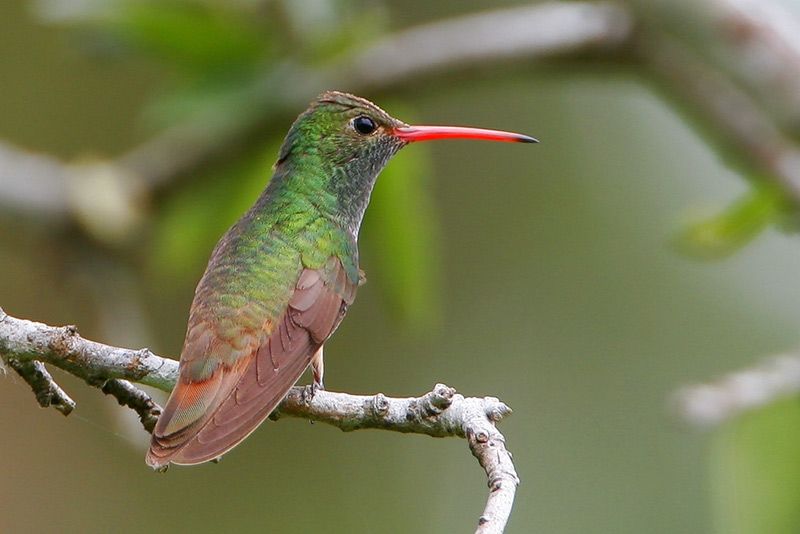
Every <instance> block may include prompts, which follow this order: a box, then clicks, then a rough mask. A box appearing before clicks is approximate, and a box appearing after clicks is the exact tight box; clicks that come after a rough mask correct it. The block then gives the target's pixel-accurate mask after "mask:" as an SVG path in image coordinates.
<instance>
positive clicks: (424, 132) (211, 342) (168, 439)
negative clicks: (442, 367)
mask: <svg viewBox="0 0 800 534" xmlns="http://www.w3.org/2000/svg"><path fill="white" fill-rule="evenodd" d="M445 138H470V139H488V140H494V141H512V142H522V143H534V142H536V140H535V139H533V138H531V137H528V136H525V135H521V134H515V133H508V132H499V131H495V130H482V129H478V128H460V127H452V126H409V125H407V124H405V123H403V122H401V121H399V120H397V119H395V118H392V117H391V116H389V115H388V114H387V113H386V112H385V111H383V110H382V109H380V108H379V107H378V106H376V105H375V104H373V103H371V102H369V101H367V100H365V99H363V98H359V97H357V96H353V95H349V94H345V93H339V92H326V93H323V94H322V95H320V96H319V97H318V98H317V99H316V100H315V101H314V102H312V103H311V105H310V107H309V108H308V109H307V110H306V111H305V112H303V113H302V114H301V115H300V116H299V117H298V118H297V120H296V121H295V122H294V124H293V125H292V127H291V129H290V130H289V133H288V135H287V136H286V139H285V140H284V142H283V145H282V147H281V149H280V153H279V155H278V161H277V163H276V164H275V172H274V174H273V176H272V179H271V180H270V182H269V184H268V185H267V187H266V189H265V190H264V192H263V193H262V194H261V196H260V197H259V198H258V200H257V201H256V203H255V205H254V206H253V207H252V208H250V210H249V211H248V212H247V213H246V214H245V215H244V216H243V217H242V218H241V219H239V221H238V222H237V223H236V224H234V225H233V227H231V228H230V230H228V232H227V233H226V234H225V235H224V236H223V237H222V239H220V241H219V243H217V246H216V247H215V249H214V252H213V253H212V254H211V259H210V260H209V262H208V267H207V268H206V271H205V274H203V277H202V279H201V280H200V283H199V284H198V286H197V290H196V291H195V296H194V301H193V302H192V307H191V311H190V314H189V324H188V327H187V331H186V340H185V342H184V345H183V350H182V352H181V358H180V374H179V377H178V381H177V384H176V385H175V389H173V390H172V394H171V395H170V397H169V400H168V401H167V404H166V406H165V407H164V411H163V413H162V415H161V417H160V418H159V420H158V423H157V424H156V427H155V430H154V431H153V436H152V441H151V444H150V450H149V451H148V453H147V458H146V461H147V464H148V465H150V466H151V467H153V468H156V469H162V468H165V467H166V466H167V465H168V464H169V463H174V464H182V465H191V464H199V463H202V462H206V461H208V460H214V459H216V458H219V457H220V456H221V455H222V454H224V453H225V452H227V451H229V450H230V449H232V448H233V447H235V446H236V445H237V444H238V443H239V442H241V441H242V440H243V439H245V438H246V437H247V436H248V435H249V434H250V433H251V432H253V430H255V429H256V427H258V425H259V424H261V422H262V421H263V420H264V419H265V418H266V417H267V416H268V415H269V414H270V412H272V410H273V409H275V407H276V406H277V405H278V404H279V403H280V401H281V400H282V399H283V397H284V395H286V393H287V392H288V391H289V389H290V388H291V387H292V386H293V385H294V384H295V382H296V381H297V380H298V379H299V378H300V376H301V375H302V374H303V372H304V371H305V369H306V368H307V367H308V366H309V364H310V365H311V367H312V372H313V380H314V387H316V388H321V387H322V375H323V361H322V349H323V344H324V343H325V340H327V339H328V337H330V335H331V334H332V333H333V332H334V330H336V327H337V326H339V323H340V322H341V320H342V318H343V317H344V315H345V313H346V312H347V308H348V306H350V305H351V304H352V303H353V299H354V298H355V296H356V289H357V288H358V285H359V278H360V271H359V267H358V243H357V240H358V232H359V228H360V226H361V220H362V218H363V216H364V211H365V210H366V208H367V204H368V203H369V197H370V194H371V192H372V187H373V185H374V184H375V180H376V178H377V176H378V173H380V171H381V170H382V169H383V167H384V166H385V165H386V163H387V162H388V161H389V159H390V158H391V157H392V156H393V155H394V154H395V153H397V151H398V150H400V149H401V148H403V147H404V146H405V145H407V144H408V143H411V142H414V141H427V140H431V139H445Z"/></svg>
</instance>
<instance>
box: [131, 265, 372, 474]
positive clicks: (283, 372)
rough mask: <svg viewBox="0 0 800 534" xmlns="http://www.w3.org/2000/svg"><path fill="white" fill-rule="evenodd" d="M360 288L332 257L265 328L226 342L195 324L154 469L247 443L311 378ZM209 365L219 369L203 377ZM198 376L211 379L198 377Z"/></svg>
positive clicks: (157, 436) (303, 278) (307, 276)
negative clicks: (315, 360)
mask: <svg viewBox="0 0 800 534" xmlns="http://www.w3.org/2000/svg"><path fill="white" fill-rule="evenodd" d="M356 289H357V282H356V283H353V282H352V281H351V280H350V279H349V278H348V277H347V274H346V272H345V269H344V267H343V266H342V264H341V261H340V260H339V259H338V258H335V257H332V258H330V260H329V261H328V262H327V263H326V265H325V266H324V267H323V268H321V269H304V270H302V272H301V274H300V277H299V279H298V281H297V284H296V286H295V289H294V292H293V294H292V296H291V298H290V300H289V304H288V306H287V308H286V310H285V311H284V313H283V314H281V315H280V316H279V317H278V318H277V319H276V320H275V321H270V320H269V318H264V320H263V321H262V322H261V324H262V325H263V326H262V327H261V328H260V329H252V328H251V329H243V330H242V331H241V332H240V335H239V336H237V337H236V338H235V339H227V340H222V339H220V336H218V335H216V334H215V332H216V331H217V329H216V328H215V326H216V325H214V324H212V323H211V322H209V321H208V320H206V321H204V322H199V323H198V324H195V325H192V326H191V327H190V330H189V334H188V335H187V341H186V344H185V346H184V351H183V354H182V355H181V360H182V365H181V376H180V377H179V379H178V383H177V384H176V386H175V389H174V390H173V392H172V394H171V395H170V398H169V401H168V402H167V405H166V406H165V407H164V412H163V414H162V415H161V417H160V418H159V420H158V423H157V424H156V428H155V430H154V432H153V438H152V441H151V445H150V450H149V452H148V453H147V458H146V460H147V463H148V465H150V466H152V467H156V468H157V467H161V466H164V465H166V464H168V463H170V462H172V463H176V464H183V465H191V464H198V463H202V462H206V461H208V460H212V459H214V458H217V457H219V456H221V455H222V454H224V453H225V452H227V451H228V450H230V449H231V448H233V447H235V446H236V445H237V444H238V443H239V442H241V441H242V440H243V439H244V438H246V437H247V436H248V435H249V434H250V433H251V432H252V431H253V430H255V429H256V427H258V425H259V424H261V422H262V421H263V420H264V419H265V418H266V417H267V416H268V415H269V414H270V413H271V412H272V410H274V409H275V407H276V406H277V405H278V404H279V403H280V401H281V400H282V399H283V397H284V396H285V395H286V393H287V392H288V391H289V389H290V388H291V387H292V386H293V385H294V384H295V383H296V382H297V380H298V379H299V378H300V375H302V374H303V371H304V370H305V369H306V367H308V364H309V363H310V361H311V358H312V357H313V356H314V354H315V353H316V352H317V350H319V348H320V347H321V346H322V344H323V343H324V342H325V340H326V339H327V338H328V337H329V336H330V335H331V334H332V333H333V331H334V330H335V329H336V327H337V326H338V325H339V323H340V322H341V320H342V318H343V317H344V314H345V312H346V310H347V307H348V306H349V305H350V304H352V302H353V299H354V298H355V293H356ZM218 362H223V364H221V365H216V364H217V363H218ZM215 365H216V366H215ZM190 366H191V368H192V370H193V371H194V372H188V367H190ZM203 366H209V369H211V368H213V371H211V372H210V373H203V372H202V371H203ZM198 370H199V371H200V372H198ZM198 375H199V376H205V378H203V379H202V380H197V379H192V378H191V377H192V376H195V377H196V376H198ZM206 375H207V376H206Z"/></svg>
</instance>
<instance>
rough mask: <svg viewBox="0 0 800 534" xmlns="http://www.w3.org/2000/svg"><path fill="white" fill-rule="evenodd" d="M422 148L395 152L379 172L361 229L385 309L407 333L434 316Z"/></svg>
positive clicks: (434, 261) (427, 171) (435, 275)
mask: <svg viewBox="0 0 800 534" xmlns="http://www.w3.org/2000/svg"><path fill="white" fill-rule="evenodd" d="M431 174H432V172H431V161H430V156H429V152H428V149H427V147H425V146H423V145H419V146H414V147H411V148H410V149H407V150H403V151H401V152H400V153H399V154H398V155H397V156H395V158H394V159H393V160H392V162H391V163H390V164H389V165H388V166H387V167H386V169H384V171H383V172H382V173H381V175H380V177H379V178H378V183H377V185H376V187H375V190H374V192H373V194H372V201H371V203H370V208H369V209H368V210H367V215H366V220H365V221H364V229H363V231H362V233H363V235H364V238H365V240H366V242H367V245H366V247H367V252H365V254H367V255H368V256H369V258H371V259H373V260H374V261H373V262H372V264H373V265H375V266H376V269H375V270H376V273H375V275H374V276H372V277H370V276H369V273H367V274H368V277H369V278H372V279H376V280H377V281H378V283H379V287H380V288H381V290H382V291H383V292H384V294H385V295H386V297H387V298H388V300H389V303H390V307H391V309H392V310H394V311H395V312H396V313H397V316H398V317H399V318H400V319H401V320H403V321H404V322H405V323H406V324H407V325H408V326H409V327H411V328H412V329H413V330H417V331H421V330H425V329H427V328H430V327H431V326H432V325H434V324H435V323H436V321H437V319H438V317H439V310H440V306H439V297H440V289H439V256H438V251H439V250H440V246H439V234H438V231H437V230H438V227H439V225H438V220H437V218H436V208H435V206H434V204H433V200H432V198H431V196H430V191H429V187H428V184H427V180H428V178H429V177H430V176H431Z"/></svg>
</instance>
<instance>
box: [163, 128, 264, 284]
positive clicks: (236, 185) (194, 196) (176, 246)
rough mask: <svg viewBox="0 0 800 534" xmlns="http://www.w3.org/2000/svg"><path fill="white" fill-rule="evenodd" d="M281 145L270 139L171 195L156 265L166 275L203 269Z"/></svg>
mask: <svg viewBox="0 0 800 534" xmlns="http://www.w3.org/2000/svg"><path fill="white" fill-rule="evenodd" d="M278 148H279V142H277V141H275V142H272V143H268V147H267V148H266V149H264V150H261V151H259V152H257V153H256V154H251V155H250V156H249V157H242V158H238V159H237V160H235V161H234V162H233V163H232V164H231V165H229V166H227V167H225V168H223V169H219V170H215V171H213V172H211V173H209V175H208V176H204V177H203V178H202V179H200V180H196V181H195V182H193V183H192V184H191V186H190V187H186V188H183V189H181V190H180V192H179V193H178V194H176V195H174V196H172V197H170V198H169V199H168V200H167V201H166V202H165V205H164V206H163V207H162V209H161V210H160V217H159V220H158V221H157V225H156V232H155V238H154V242H153V251H152V254H150V260H151V269H152V270H153V271H154V272H155V273H156V274H158V275H160V276H163V277H167V278H172V277H180V276H182V275H185V274H186V273H191V272H196V271H199V270H201V269H202V268H203V266H204V265H205V263H206V261H208V257H209V256H210V255H211V250H212V249H213V248H214V245H215V244H216V242H217V240H219V238H220V237H221V236H222V234H223V233H224V232H225V231H226V230H227V229H228V228H229V227H230V226H231V225H232V224H233V223H234V222H235V221H236V220H237V219H238V218H239V217H241V216H242V214H243V213H244V212H245V211H247V210H248V209H249V208H250V206H251V205H252V204H253V203H254V202H255V200H256V198H258V195H259V194H260V193H261V191H262V190H263V189H264V187H266V185H267V182H269V179H270V177H271V176H272V165H273V163H274V162H275V158H276V157H277V154H278Z"/></svg>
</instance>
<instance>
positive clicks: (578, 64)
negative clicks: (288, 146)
mask: <svg viewBox="0 0 800 534" xmlns="http://www.w3.org/2000/svg"><path fill="white" fill-rule="evenodd" d="M795 5H796V3H795V2H790V1H788V0H787V1H785V2H757V1H753V2H747V1H745V0H737V1H733V0H719V1H715V2H711V1H710V0H709V1H706V0H703V1H699V0H691V1H690V0H684V1H674V2H660V3H659V2H654V3H651V2H643V1H642V2H640V1H629V2H621V3H619V4H613V5H612V4H605V3H581V2H568V3H567V2H565V3H561V2H549V3H544V4H533V3H530V4H529V3H525V2H498V1H491V2H490V1H481V0H474V1H469V2H463V1H462V2H424V1H417V0H414V1H409V0H402V1H401V0H396V1H395V0H383V1H380V2H359V1H344V0H314V1H303V2H290V1H288V0H285V1H277V0H236V1H232V2H226V1H222V0H219V1H213V0H196V1H188V0H187V1H178V0H170V1H167V2H163V1H162V2H155V1H152V2H147V1H137V0H106V1H103V0H42V1H24V0H9V1H5V2H2V3H0V140H2V141H0V142H1V143H2V144H0V306H2V307H3V309H4V310H5V311H6V312H7V313H8V314H10V315H13V316H16V317H22V318H29V319H33V320H37V321H42V322H45V323H48V324H54V325H61V324H75V325H78V327H79V330H80V332H81V334H82V335H84V336H85V337H87V338H90V339H95V340H98V341H103V342H106V343H109V344H113V345H118V346H128V347H134V348H136V347H143V346H146V347H149V348H151V349H152V350H154V351H155V352H157V353H159V354H164V355H175V356H177V354H178V353H179V351H180V347H181V343H182V341H183V336H184V328H185V321H186V318H187V310H188V306H189V303H190V301H191V297H192V293H193V290H194V286H195V284H196V282H197V280H198V278H199V276H200V274H201V273H202V270H203V268H204V266H205V262H206V260H207V258H208V254H209V252H210V250H211V248H212V247H213V245H214V243H215V241H216V240H217V239H218V237H219V236H220V235H221V233H222V232H223V231H224V230H225V229H226V228H227V226H228V225H230V224H231V223H232V222H233V221H234V220H235V219H236V218H237V217H238V215H239V214H241V213H242V212H243V211H244V210H245V209H246V208H247V207H248V205H249V204H250V203H251V202H252V201H253V200H254V199H255V197H256V196H257V194H258V192H259V191H260V190H261V188H263V186H264V185H265V183H266V181H267V180H268V179H269V176H270V166H271V165H272V163H273V161H274V159H275V154H276V150H277V146H278V144H279V143H280V141H281V139H282V136H283V135H284V134H285V132H286V131H287V129H288V127H289V125H290V124H291V121H292V120H293V118H294V117H295V116H296V115H297V114H298V113H299V112H300V111H302V109H304V107H305V105H306V103H307V102H308V101H309V100H310V99H311V98H312V97H313V96H314V95H315V94H317V93H319V92H321V91H322V90H325V89H342V90H351V91H354V92H357V93H359V94H361V95H363V96H365V97H368V98H370V99H373V100H375V101H376V102H377V103H378V104H379V105H381V106H382V107H384V108H385V109H387V111H389V112H390V113H392V114H394V115H396V116H398V117H400V118H402V119H404V120H406V121H407V122H422V123H431V124H464V125H475V126H484V127H495V128H502V129H509V130H516V131H522V132H525V133H529V134H531V135H534V136H537V137H539V138H540V139H541V140H542V143H541V144H540V145H537V146H522V145H519V146H517V145H502V144H490V143H485V144H479V143H472V142H448V143H445V142H442V143H437V144H433V143H432V144H430V145H429V146H423V145H415V146H412V147H410V148H408V149H407V150H405V151H403V153H401V154H400V155H399V156H398V157H397V158H396V159H395V160H394V161H393V162H392V163H391V164H390V166H389V168H388V169H387V171H386V172H385V173H384V174H383V175H382V177H381V179H380V180H379V182H378V185H377V188H376V191H375V195H374V201H373V204H372V206H371V207H370V209H369V211H368V215H367V219H366V221H365V223H364V231H363V233H362V243H361V251H362V267H363V268H364V270H365V271H366V272H367V275H368V278H369V283H368V284H367V285H366V286H365V287H363V288H362V289H361V291H360V292H359V298H358V301H357V304H356V305H355V306H353V308H352V309H351V311H350V313H349V315H348V318H347V320H346V321H344V323H343V325H342V326H341V328H340V329H339V331H338V332H337V333H336V335H335V336H334V338H333V339H332V341H330V342H329V343H328V345H326V346H327V350H326V359H327V368H326V371H327V374H326V385H327V386H328V387H329V388H330V389H332V390H337V391H348V392H363V393H368V392H378V391H380V392H383V393H385V394H387V395H400V396H405V395H416V394H421V393H423V392H425V391H427V390H429V389H430V388H431V386H433V384H434V383H436V382H445V383H447V384H449V385H452V386H454V387H456V388H457V389H458V390H459V391H460V392H462V393H464V394H466V395H494V396H498V397H500V398H502V399H503V400H504V401H505V402H507V403H508V404H509V405H510V406H511V407H512V408H513V409H514V415H513V417H511V418H510V419H508V420H506V421H505V422H503V423H502V431H503V432H504V433H505V436H506V438H507V444H508V447H509V448H510V450H511V451H512V452H513V453H514V458H515V462H516V466H517V468H518V471H519V474H520V476H521V479H522V484H521V486H520V488H519V491H518V494H517V501H516V506H515V508H514V513H513V515H512V518H511V522H510V524H509V527H508V532H516V533H523V532H558V533H570V532H574V533H579V532H580V533H582V532H608V533H622V532H631V533H640V532H652V533H656V532H663V533H674V532H682V533H706V532H724V533H730V532H739V533H764V532H770V533H781V532H787V533H788V532H797V531H798V530H799V529H800V500H798V495H800V409H799V408H800V406H797V405H796V400H794V399H791V398H790V399H789V400H786V401H783V402H779V403H777V404H772V405H770V406H768V407H767V408H765V409H762V410H756V411H751V412H748V413H746V414H744V415H742V416H740V417H737V418H734V419H733V420H731V421H729V422H726V423H725V424H722V425H719V426H716V427H715V428H713V429H709V430H706V431H703V432H701V431H698V430H697V429H696V428H693V427H692V426H691V425H689V424H687V423H685V422H683V421H682V419H681V418H680V417H679V416H678V415H677V414H676V413H674V411H673V410H671V409H670V402H669V399H670V398H671V396H672V395H673V393H674V391H675V390H677V389H678V388H679V387H681V386H683V385H685V384H688V383H693V382H697V381H702V380H707V379H711V378H713V377H715V376H718V375H721V374H723V373H725V372H728V371H730V370H733V369H737V368H740V367H745V366H748V365H752V364H753V363H754V362H755V361H756V360H757V359H758V358H759V357H762V356H764V355H768V354H772V353H777V352H783V351H789V350H791V349H793V348H794V347H795V346H796V345H797V343H798V324H799V323H800V283H798V273H799V272H800V269H799V268H800V248H798V237H797V236H796V235H794V233H793V232H794V229H795V228H796V222H795V221H794V217H793V214H794V212H795V211H796V206H797V205H798V194H797V191H796V190H795V191H794V193H792V188H791V183H792V182H791V180H792V177H793V176H796V173H797V172H798V170H797V169H798V163H797V161H798V159H794V160H792V159H791V157H788V156H791V155H792V154H794V152H792V151H793V150H795V145H794V140H795V139H796V137H797V133H798V131H800V128H798V124H800V120H797V119H798V113H797V111H798V110H797V105H798V101H797V99H796V95H797V94H800V93H798V92H796V91H795V92H793V88H795V85H793V84H797V83H798V81H800V78H798V76H800V74H798V73H800V67H797V65H796V64H793V63H792V61H794V60H796V59H797V58H796V57H795V56H793V55H792V54H794V53H795V52H796V50H795V49H792V48H791V47H789V48H786V47H783V44H785V43H788V44H789V45H794V46H797V43H796V42H794V39H796V38H797V33H794V34H792V32H791V30H792V28H794V27H797V26H800V23H798V21H797V20H796V19H794V18H793V16H794V15H795V13H796V10H795ZM503 9H517V10H519V11H513V12H508V11H502V10H503ZM463 16H473V18H470V19H463V18H458V17H463ZM454 21H455V22H454ZM454 30H455V31H454ZM405 31H408V32H412V33H402V32H405ZM448 32H449V33H448ZM384 39H385V40H386V41H384ZM381 43H383V44H381ZM387 43H388V44H387ZM776 43H777V44H776ZM798 61H799V62H800V60H798ZM782 62H783V63H782ZM786 65H790V66H791V65H794V67H795V70H791V68H787V67H786ZM759 121H760V122H759ZM783 155H786V156H787V158H785V159H780V158H781V157H782V156H783ZM54 373H55V377H56V379H57V380H58V381H59V382H60V383H61V385H62V386H64V387H65V388H66V389H67V390H68V392H69V393H70V394H71V395H73V396H74V397H75V399H76V400H77V401H78V403H79V404H78V408H77V410H76V411H75V412H74V413H73V414H72V415H71V416H70V417H68V418H64V417H62V416H61V415H59V414H58V413H57V412H55V411H53V410H43V409H40V408H38V407H37V405H36V403H35V400H34V398H33V396H32V395H31V393H30V391H29V389H28V387H27V385H26V384H25V383H24V382H22V380H20V379H19V378H18V377H16V376H15V375H14V374H13V373H9V374H7V375H6V376H5V377H4V378H0V426H1V427H2V429H3V430H2V439H0V461H2V467H1V468H0V531H2V532H53V531H59V532H108V531H116V532H143V531H154V532H162V531H164V532H166V531H178V532H182V531H194V532H220V531H231V532H249V531H254V532H255V531H261V532H310V531H316V532H347V533H351V532H370V533H373V532H467V531H470V529H471V528H473V526H474V524H475V521H476V519H477V516H478V514H479V511H480V510H481V508H482V506H483V502H484V500H485V493H486V488H485V480H484V475H483V474H482V472H481V471H480V469H479V468H478V466H477V465H476V464H475V462H474V460H473V459H472V458H471V457H470V455H469V453H468V452H467V449H466V447H465V444H464V442H463V441H461V440H457V439H445V440H438V439H430V438H425V437H420V436H406V435H399V434H394V433H390V432H377V431H365V432H357V433H352V434H343V433H341V432H339V431H338V430H336V429H333V428H330V427H327V426H324V425H313V426H312V425H310V424H308V423H307V422H304V421H300V420H281V421H280V422H279V423H272V422H267V423H265V424H264V425H263V426H262V427H261V428H260V429H259V430H258V431H257V432H256V433H255V434H253V435H252V436H251V437H250V438H249V439H248V440H247V441H246V442H245V443H243V444H242V445H241V446H240V447H238V448H237V449H236V450H235V452H233V453H231V454H229V455H227V456H226V457H225V459H224V461H223V462H222V463H221V464H220V465H203V466H199V467H195V468H183V469H181V468H174V469H171V470H170V471H169V472H168V473H167V474H166V475H158V474H154V473H152V472H151V471H150V470H149V469H148V468H147V467H146V466H145V465H144V461H143V454H144V448H145V446H146V443H147V438H148V436H147V435H146V434H145V433H144V432H143V431H142V429H141V428H140V427H139V426H137V425H138V424H137V423H136V421H134V420H133V416H132V415H130V414H129V413H127V411H125V410H123V409H122V408H120V407H119V406H117V405H116V403H115V402H114V401H113V400H112V399H111V398H109V397H104V396H103V395H102V394H101V393H100V392H99V391H97V390H95V389H92V388H89V387H87V386H86V385H85V384H83V383H82V382H80V381H78V380H76V379H73V378H72V377H69V376H66V375H65V374H64V373H61V372H58V371H55V372H54ZM160 398H161V399H163V396H161V397H160Z"/></svg>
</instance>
